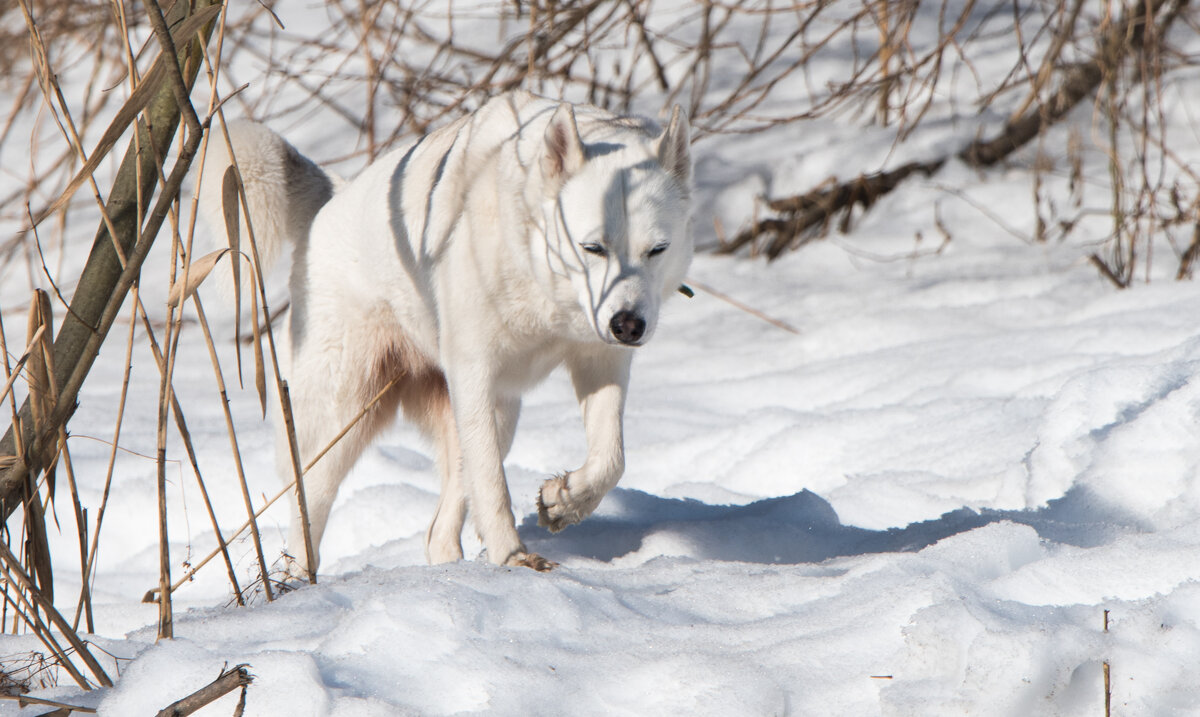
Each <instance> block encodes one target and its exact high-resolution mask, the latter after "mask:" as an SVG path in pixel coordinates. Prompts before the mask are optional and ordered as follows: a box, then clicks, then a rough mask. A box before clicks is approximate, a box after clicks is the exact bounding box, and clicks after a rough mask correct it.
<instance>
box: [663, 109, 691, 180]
mask: <svg viewBox="0 0 1200 717" xmlns="http://www.w3.org/2000/svg"><path fill="white" fill-rule="evenodd" d="M691 145H692V132H691V128H690V127H689V126H688V118H687V115H686V114H684V112H683V108H682V107H680V106H679V105H675V107H674V108H673V109H672V110H671V121H670V123H668V124H667V129H666V130H665V131H664V132H663V133H662V136H661V137H659V138H658V151H657V155H658V163H659V164H660V165H662V168H663V169H665V170H667V172H668V173H670V174H671V176H673V177H675V178H676V179H678V180H679V182H680V184H682V185H683V186H685V187H689V186H691V183H692V150H691Z"/></svg>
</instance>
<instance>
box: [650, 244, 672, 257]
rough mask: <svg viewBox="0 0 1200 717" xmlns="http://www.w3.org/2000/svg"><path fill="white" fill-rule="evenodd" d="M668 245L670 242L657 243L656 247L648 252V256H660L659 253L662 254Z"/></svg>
mask: <svg viewBox="0 0 1200 717" xmlns="http://www.w3.org/2000/svg"><path fill="white" fill-rule="evenodd" d="M668 246H669V245H668V244H657V245H655V247H654V248H653V249H651V250H650V253H649V254H647V255H646V256H658V255H659V254H662V253H663V252H664V251H666V250H667V247H668Z"/></svg>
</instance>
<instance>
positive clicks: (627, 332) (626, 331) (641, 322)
mask: <svg viewBox="0 0 1200 717" xmlns="http://www.w3.org/2000/svg"><path fill="white" fill-rule="evenodd" d="M609 328H611V329H612V334H613V336H615V337H617V341H620V342H621V343H623V344H636V343H637V342H639V341H641V340H642V335H643V334H645V333H646V320H645V319H643V318H642V317H640V316H638V315H637V314H635V313H633V312H632V311H618V312H617V313H616V314H615V315H613V317H612V321H611V322H610V323H609Z"/></svg>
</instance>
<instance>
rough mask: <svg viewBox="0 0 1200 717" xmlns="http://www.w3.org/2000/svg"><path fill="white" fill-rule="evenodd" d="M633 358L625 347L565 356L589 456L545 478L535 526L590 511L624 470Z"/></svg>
mask: <svg viewBox="0 0 1200 717" xmlns="http://www.w3.org/2000/svg"><path fill="white" fill-rule="evenodd" d="M631 360H632V353H631V352H630V351H629V350H627V349H609V348H596V349H586V350H582V351H579V352H577V353H575V354H573V355H570V356H568V357H567V368H568V370H569V371H570V373H571V381H572V382H573V383H574V384H575V396H576V398H578V399H579V406H580V408H581V409H582V411H583V425H584V431H585V432H586V433H587V442H588V454H587V460H585V461H584V463H583V466H582V467H580V468H579V469H578V470H573V471H571V472H569V473H566V474H564V475H561V476H556V477H554V478H551V479H549V480H547V481H546V482H544V483H543V484H542V489H541V490H540V491H539V492H538V524H539V525H544V526H546V527H547V528H549V529H550V530H551V531H552V532H558V531H560V530H562V529H563V528H565V527H567V526H568V525H573V524H575V523H578V522H579V521H581V520H583V519H584V518H586V517H587V516H588V515H591V513H592V511H593V510H595V509H596V506H598V505H599V504H600V500H601V499H602V498H604V496H605V494H607V493H608V492H609V491H610V490H612V488H613V486H615V485H616V484H617V481H618V480H620V479H621V474H622V473H623V472H624V471H625V447H624V438H623V434H622V416H623V413H624V411H625V392H626V388H627V386H628V384H629V364H630V362H631Z"/></svg>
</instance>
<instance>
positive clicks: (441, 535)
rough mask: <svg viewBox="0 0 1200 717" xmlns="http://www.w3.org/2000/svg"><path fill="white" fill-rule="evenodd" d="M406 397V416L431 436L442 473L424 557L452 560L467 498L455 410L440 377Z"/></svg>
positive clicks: (457, 548)
mask: <svg viewBox="0 0 1200 717" xmlns="http://www.w3.org/2000/svg"><path fill="white" fill-rule="evenodd" d="M439 377H440V374H439ZM406 399H407V400H405V401H404V413H405V415H406V416H407V417H408V418H409V419H410V420H413V421H414V422H416V423H417V424H418V425H419V426H420V427H421V428H422V430H424V431H425V433H426V434H427V435H429V436H430V437H431V438H432V439H433V443H434V449H435V451H436V454H437V455H436V460H435V462H436V463H437V468H438V473H439V474H440V475H441V492H440V493H439V495H438V504H437V509H436V510H435V511H434V514H433V521H432V522H430V524H429V529H428V530H427V531H425V559H426V560H427V561H428V562H429V563H430V564H437V563H452V562H454V561H456V560H461V559H462V556H463V551H462V529H463V523H465V522H466V519H467V497H466V494H465V493H464V492H463V483H462V454H461V452H460V451H459V448H458V431H456V430H455V428H454V412H453V411H452V410H451V409H450V396H449V394H448V393H447V391H446V381H445V378H441V380H440V384H439V386H437V387H436V389H432V390H430V392H429V393H427V394H425V395H423V396H415V395H414V396H412V397H406Z"/></svg>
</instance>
